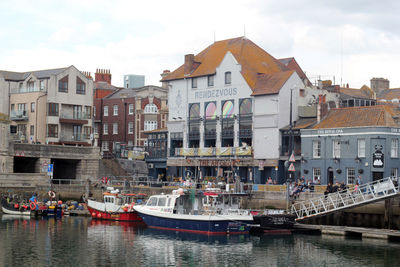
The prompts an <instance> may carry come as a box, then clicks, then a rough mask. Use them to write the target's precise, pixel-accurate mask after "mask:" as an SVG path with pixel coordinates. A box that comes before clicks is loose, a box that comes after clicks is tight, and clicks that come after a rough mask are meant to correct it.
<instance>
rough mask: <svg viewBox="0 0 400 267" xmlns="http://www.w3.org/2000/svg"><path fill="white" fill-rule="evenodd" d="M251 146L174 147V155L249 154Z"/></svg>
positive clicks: (250, 153)
mask: <svg viewBox="0 0 400 267" xmlns="http://www.w3.org/2000/svg"><path fill="white" fill-rule="evenodd" d="M251 155H252V147H250V146H247V147H204V148H175V156H187V157H196V156H197V157H201V156H205V157H209V156H251Z"/></svg>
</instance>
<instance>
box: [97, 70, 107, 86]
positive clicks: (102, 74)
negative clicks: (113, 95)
mask: <svg viewBox="0 0 400 267" xmlns="http://www.w3.org/2000/svg"><path fill="white" fill-rule="evenodd" d="M94 81H95V82H106V83H108V84H111V72H110V70H109V69H108V70H107V69H96V73H95V74H94Z"/></svg>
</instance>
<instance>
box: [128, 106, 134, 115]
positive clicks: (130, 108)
mask: <svg viewBox="0 0 400 267" xmlns="http://www.w3.org/2000/svg"><path fill="white" fill-rule="evenodd" d="M132 114H133V104H129V115H132Z"/></svg>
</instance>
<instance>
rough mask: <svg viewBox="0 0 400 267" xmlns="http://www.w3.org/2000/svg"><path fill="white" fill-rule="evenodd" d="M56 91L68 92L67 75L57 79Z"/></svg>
mask: <svg viewBox="0 0 400 267" xmlns="http://www.w3.org/2000/svg"><path fill="white" fill-rule="evenodd" d="M58 91H59V92H62V93H68V75H67V76H65V77H64V78H62V79H61V80H59V81H58Z"/></svg>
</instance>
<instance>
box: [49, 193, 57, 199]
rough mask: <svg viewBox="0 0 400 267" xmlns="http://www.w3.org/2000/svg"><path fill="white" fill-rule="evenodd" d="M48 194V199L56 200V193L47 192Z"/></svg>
mask: <svg viewBox="0 0 400 267" xmlns="http://www.w3.org/2000/svg"><path fill="white" fill-rule="evenodd" d="M48 194H49V197H51V198H56V193H54V191H49V192H48Z"/></svg>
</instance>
